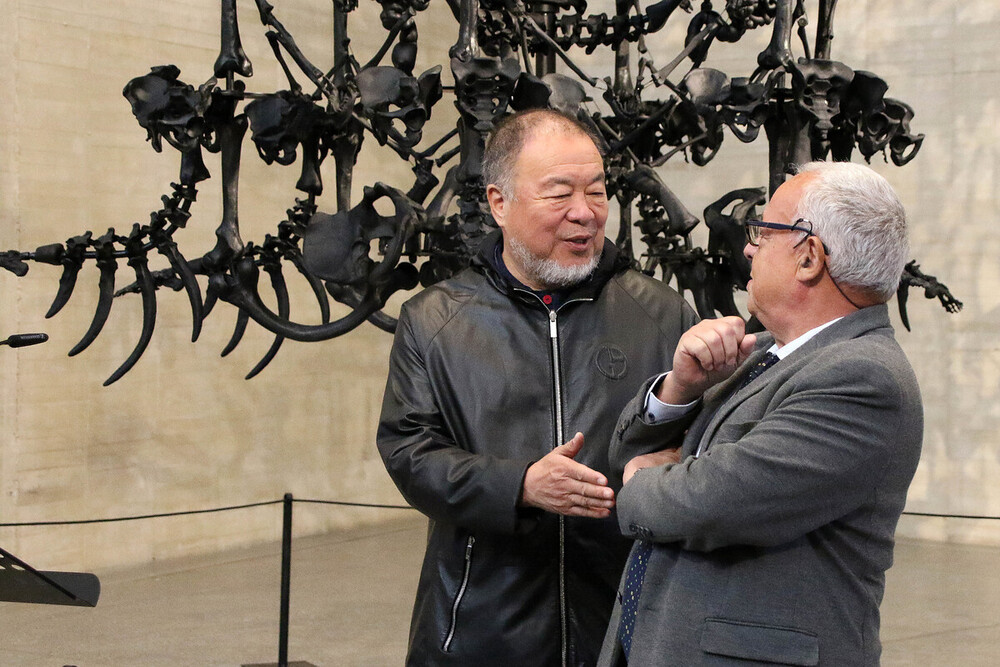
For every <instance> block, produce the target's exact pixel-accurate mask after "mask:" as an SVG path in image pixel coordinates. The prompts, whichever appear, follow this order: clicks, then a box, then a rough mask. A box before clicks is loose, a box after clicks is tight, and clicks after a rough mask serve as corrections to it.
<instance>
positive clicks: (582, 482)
mask: <svg viewBox="0 0 1000 667" xmlns="http://www.w3.org/2000/svg"><path fill="white" fill-rule="evenodd" d="M582 447H583V434H582V433H577V434H576V435H575V436H573V439H572V440H570V441H569V442H567V443H566V444H564V445H560V446H559V447H556V448H555V449H553V450H552V451H551V452H549V453H548V454H546V455H545V456H543V457H542V458H540V459H538V460H537V461H535V462H534V463H532V464H531V465H530V466H529V467H528V472H527V474H526V475H525V476H524V494H523V497H522V503H523V504H524V505H528V506H531V507H538V508H541V509H543V510H545V511H546V512H554V513H556V514H565V515H567V516H585V517H590V518H593V519H603V518H604V517H606V516H609V515H610V514H611V508H612V507H614V506H615V492H614V491H612V490H611V489H610V488H609V487H608V480H607V478H606V477H605V476H604V475H602V474H601V473H599V472H597V471H596V470H592V469H590V468H588V467H587V466H585V465H583V464H582V463H577V462H576V461H574V460H573V457H574V456H576V455H577V453H578V452H579V451H580V449H581V448H582Z"/></svg>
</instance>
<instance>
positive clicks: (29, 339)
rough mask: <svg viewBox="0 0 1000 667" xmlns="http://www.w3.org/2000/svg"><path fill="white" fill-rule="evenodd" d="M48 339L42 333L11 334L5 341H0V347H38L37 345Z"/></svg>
mask: <svg viewBox="0 0 1000 667" xmlns="http://www.w3.org/2000/svg"><path fill="white" fill-rule="evenodd" d="M48 339H49V335H48V334H44V333H24V334H11V335H10V336H9V337H8V338H7V340H0V345H8V346H10V347H25V346H26V345H38V344H39V343H44V342H45V341H47V340H48Z"/></svg>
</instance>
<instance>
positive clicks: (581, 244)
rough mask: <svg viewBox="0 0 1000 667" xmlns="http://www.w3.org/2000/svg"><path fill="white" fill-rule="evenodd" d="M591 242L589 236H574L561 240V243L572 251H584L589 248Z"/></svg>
mask: <svg viewBox="0 0 1000 667" xmlns="http://www.w3.org/2000/svg"><path fill="white" fill-rule="evenodd" d="M591 240H592V238H591V237H590V236H574V237H573V238H569V239H563V243H565V244H567V245H568V246H569V247H571V248H572V249H574V250H586V249H587V248H588V247H589V246H590V242H591Z"/></svg>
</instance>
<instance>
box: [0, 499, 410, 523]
mask: <svg viewBox="0 0 1000 667" xmlns="http://www.w3.org/2000/svg"><path fill="white" fill-rule="evenodd" d="M283 502H284V500H265V501H263V502H259V503H247V504H245V505H229V506H227V507H212V508H210V509H205V510H187V511H185V512H164V513H162V514H140V515H136V516H119V517H113V518H106V519H80V520H77V521H22V522H17V523H0V528H29V527H32V526H79V525H83V524H90V523H115V522H120V521H138V520H139V519H161V518H163V517H170V516H188V515H191V514H209V513H211V512H229V511H231V510H242V509H247V508H250V507H264V506H266V505H280V504H281V503H283ZM292 502H293V503H314V504H323V505H346V506H349V507H373V508H379V509H398V510H411V509H413V508H412V507H410V506H409V505H377V504H373V503H351V502H345V501H340V500H299V499H298V498H293V499H292Z"/></svg>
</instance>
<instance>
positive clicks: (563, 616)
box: [516, 289, 593, 667]
mask: <svg viewBox="0 0 1000 667" xmlns="http://www.w3.org/2000/svg"><path fill="white" fill-rule="evenodd" d="M516 291H518V292H522V293H524V294H528V295H530V296H532V297H534V298H535V299H538V301H539V302H540V303H541V304H542V305H543V306H545V308H546V309H547V310H548V313H549V344H550V345H551V348H552V390H553V398H554V402H555V408H556V415H555V419H556V441H555V443H553V445H552V449H555V448H556V447H558V446H559V445H561V444H563V440H564V439H565V438H564V437H563V399H562V381H561V373H560V364H559V327H558V326H556V323H557V320H558V315H557V314H556V311H555V310H549V309H548V306H546V305H545V302H544V301H542V300H541V299H540V298H539V297H538V295H537V294H533V293H532V292H529V291H527V290H521V289H518V290H516ZM578 301H593V299H592V298H579V299H570V300H569V301H566V302H565V303H563V304H562V305H561V306H559V310H562V309H563V308H565V307H566V306H567V305H569V304H571V303H574V302H578ZM567 615H568V614H567V610H566V517H564V516H563V515H561V514H560V515H559V641H560V649H561V650H560V655H561V662H562V667H566V665H567V662H568V661H569V640H568V636H569V621H568V619H567Z"/></svg>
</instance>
